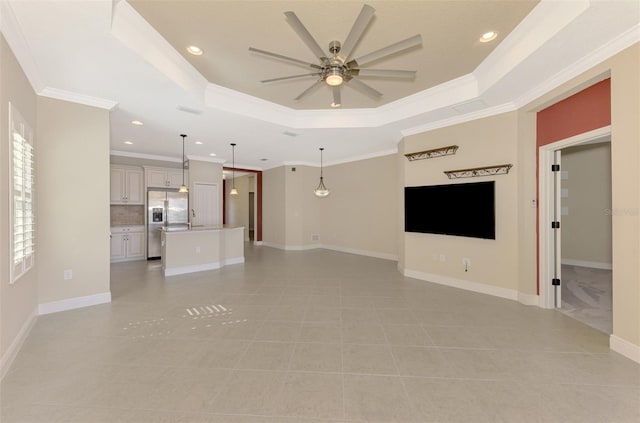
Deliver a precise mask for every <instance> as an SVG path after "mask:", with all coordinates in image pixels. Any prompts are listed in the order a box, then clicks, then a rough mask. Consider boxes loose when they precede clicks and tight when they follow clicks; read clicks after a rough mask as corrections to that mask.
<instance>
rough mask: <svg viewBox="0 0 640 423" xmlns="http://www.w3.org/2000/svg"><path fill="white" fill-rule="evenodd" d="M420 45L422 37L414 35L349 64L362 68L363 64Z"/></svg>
mask: <svg viewBox="0 0 640 423" xmlns="http://www.w3.org/2000/svg"><path fill="white" fill-rule="evenodd" d="M420 44H422V36H420V34H418V35H414V36H413V37H410V38H407V39H406V40H402V41H398V42H397V43H394V44H391V45H389V46H387V47H383V48H381V49H379V50H376V51H373V52H371V53H369V54H365V55H364V56H361V57H358V58H357V59H354V60H352V61H351V62H349V63H350V64H352V65H353V64H355V66H354V67H358V66H362V65H364V64H367V63H370V62H373V61H374V60H378V59H381V58H383V57H385V56H390V55H392V54H394V53H398V52H400V51H402V50H406V49H408V48H411V47H415V46H419V45H420Z"/></svg>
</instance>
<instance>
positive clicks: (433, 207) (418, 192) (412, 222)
mask: <svg viewBox="0 0 640 423" xmlns="http://www.w3.org/2000/svg"><path fill="white" fill-rule="evenodd" d="M404 230H405V232H420V233H429V234H442V235H456V236H465V237H471V238H484V239H496V220H495V182H494V181H489V182H473V183H465V184H448V185H428V186H421V187H405V189H404Z"/></svg>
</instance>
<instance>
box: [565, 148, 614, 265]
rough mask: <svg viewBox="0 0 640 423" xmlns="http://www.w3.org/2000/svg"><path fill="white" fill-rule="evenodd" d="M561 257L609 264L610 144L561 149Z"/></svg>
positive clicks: (596, 263) (597, 263)
mask: <svg viewBox="0 0 640 423" xmlns="http://www.w3.org/2000/svg"><path fill="white" fill-rule="evenodd" d="M562 171H563V172H567V175H568V178H567V179H565V180H562V181H561V186H562V189H563V190H566V191H565V192H566V193H567V196H566V197H564V198H562V199H561V205H562V207H563V208H566V209H565V210H566V212H567V214H566V215H565V214H563V215H562V260H572V261H579V262H588V263H593V264H595V265H607V264H608V265H611V144H610V143H601V144H589V145H584V146H576V147H570V148H565V149H563V150H562Z"/></svg>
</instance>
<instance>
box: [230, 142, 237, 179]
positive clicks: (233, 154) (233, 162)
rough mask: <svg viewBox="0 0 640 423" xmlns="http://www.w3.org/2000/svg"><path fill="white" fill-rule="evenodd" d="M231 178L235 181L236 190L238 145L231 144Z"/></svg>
mask: <svg viewBox="0 0 640 423" xmlns="http://www.w3.org/2000/svg"><path fill="white" fill-rule="evenodd" d="M231 166H232V167H231V177H232V179H233V182H232V183H233V189H235V188H236V144H235V143H232V144H231Z"/></svg>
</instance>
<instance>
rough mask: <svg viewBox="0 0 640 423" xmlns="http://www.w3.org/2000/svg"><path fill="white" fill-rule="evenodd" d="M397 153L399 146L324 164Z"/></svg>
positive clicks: (357, 160) (348, 161)
mask: <svg viewBox="0 0 640 423" xmlns="http://www.w3.org/2000/svg"><path fill="white" fill-rule="evenodd" d="M397 153H398V148H397V147H396V148H390V149H388V150H381V151H376V152H374V153H368V154H362V155H359V156H353V157H348V158H346V159H342V160H336V161H333V162H327V163H325V164H324V166H336V165H340V164H345V163H352V162H359V161H360V160H367V159H375V158H377V157H384V156H390V155H393V154H397ZM318 167H319V166H318Z"/></svg>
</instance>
